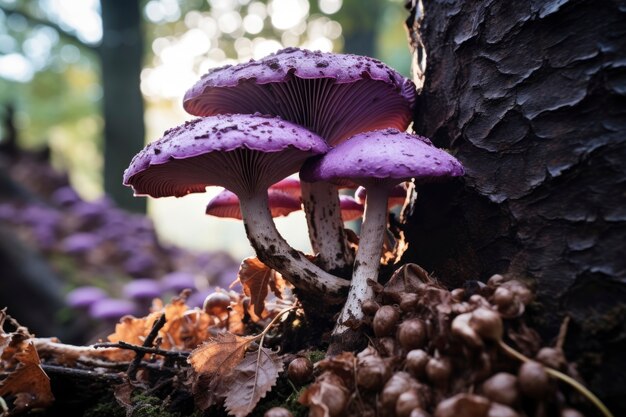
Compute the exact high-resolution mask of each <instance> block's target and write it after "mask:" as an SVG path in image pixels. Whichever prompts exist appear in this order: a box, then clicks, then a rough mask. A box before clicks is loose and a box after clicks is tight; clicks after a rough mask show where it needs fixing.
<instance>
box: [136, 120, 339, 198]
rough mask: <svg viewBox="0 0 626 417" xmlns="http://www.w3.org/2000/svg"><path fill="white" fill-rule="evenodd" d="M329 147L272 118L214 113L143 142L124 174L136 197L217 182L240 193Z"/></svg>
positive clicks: (168, 193)
mask: <svg viewBox="0 0 626 417" xmlns="http://www.w3.org/2000/svg"><path fill="white" fill-rule="evenodd" d="M327 150H328V145H326V143H325V142H324V140H323V139H321V138H320V137H319V136H317V135H315V134H313V133H311V132H310V131H308V130H306V129H304V128H302V127H300V126H297V125H294V124H292V123H289V122H285V121H283V120H281V119H279V118H277V117H270V116H263V115H259V114H255V115H245V114H244V115H242V114H233V115H219V116H212V117H206V118H200V119H196V120H192V121H189V122H186V123H185V124H183V125H180V126H178V127H175V128H173V129H170V130H168V131H166V132H165V135H164V136H163V137H162V138H161V139H159V140H157V141H155V142H152V143H150V144H149V145H148V146H146V147H145V148H144V149H143V150H142V151H141V152H139V153H138V154H137V155H136V156H135V157H134V158H133V160H132V161H131V163H130V166H129V167H128V169H127V170H126V171H125V172H124V184H125V185H130V186H132V187H133V189H134V190H135V195H150V196H152V197H168V196H176V197H182V196H184V195H187V194H189V193H200V192H205V190H206V187H207V186H211V185H219V186H222V187H224V188H227V189H229V190H231V191H233V192H234V193H236V194H237V195H239V196H240V197H241V195H242V194H244V195H252V194H255V193H256V192H257V191H258V190H259V189H267V188H268V187H269V186H270V185H271V184H273V183H275V182H277V181H278V180H280V179H282V178H284V177H286V176H288V175H290V174H292V173H294V172H296V171H298V169H299V168H300V166H301V165H302V163H303V162H304V160H305V159H306V158H308V157H310V156H313V155H318V154H321V153H325V152H326V151H327Z"/></svg>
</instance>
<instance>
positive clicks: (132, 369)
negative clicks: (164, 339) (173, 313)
mask: <svg viewBox="0 0 626 417" xmlns="http://www.w3.org/2000/svg"><path fill="white" fill-rule="evenodd" d="M165 321H166V320H165V313H163V314H161V316H160V317H159V319H158V320H157V321H155V322H154V324H153V325H152V329H151V330H150V333H148V336H146V339H145V340H144V341H143V347H152V343H153V342H154V339H156V338H157V336H158V335H159V330H161V328H162V327H163V326H164V325H165ZM144 355H145V353H143V352H136V354H135V359H133V361H132V362H131V363H130V365H128V370H127V371H126V374H127V375H128V379H129V380H131V381H134V380H135V377H136V376H137V368H138V367H139V364H140V363H141V359H142V358H143V356H144Z"/></svg>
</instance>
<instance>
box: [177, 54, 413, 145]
mask: <svg viewBox="0 0 626 417" xmlns="http://www.w3.org/2000/svg"><path fill="white" fill-rule="evenodd" d="M414 102H415V85H414V84H413V82H412V81H411V80H409V79H408V78H405V77H403V76H402V75H400V74H399V73H398V72H397V71H395V70H393V69H392V68H390V67H388V66H387V65H386V64H384V63H382V62H381V61H378V60H376V59H373V58H369V57H365V56H358V55H350V54H334V53H326V52H312V51H308V50H302V49H297V48H287V49H283V50H281V51H278V52H276V53H275V54H272V55H269V56H267V57H265V58H263V59H260V60H258V61H250V62H248V63H244V64H239V65H234V66H226V67H221V68H216V69H213V70H211V71H209V72H208V73H207V74H206V75H204V76H203V77H202V79H201V80H200V81H198V82H197V83H196V84H195V85H194V86H193V87H192V88H191V89H190V90H188V91H187V93H186V94H185V98H184V102H183V107H184V108H185V110H186V111H187V112H189V113H190V114H193V115H196V116H210V115H214V114H222V113H254V112H261V113H267V114H274V115H278V116H280V117H282V118H283V119H286V120H290V121H292V122H295V123H297V124H299V125H302V126H304V127H307V128H309V129H311V130H312V131H314V132H316V133H318V134H319V135H320V136H322V137H323V138H324V139H326V140H327V141H328V143H329V144H330V145H331V146H335V145H337V144H338V143H340V142H341V141H342V140H344V139H346V138H348V137H350V136H352V135H354V134H356V133H359V132H364V131H368V130H374V129H381V128H386V127H394V128H397V129H400V130H404V129H406V127H407V126H408V124H409V123H410V120H411V113H412V108H413V105H414Z"/></svg>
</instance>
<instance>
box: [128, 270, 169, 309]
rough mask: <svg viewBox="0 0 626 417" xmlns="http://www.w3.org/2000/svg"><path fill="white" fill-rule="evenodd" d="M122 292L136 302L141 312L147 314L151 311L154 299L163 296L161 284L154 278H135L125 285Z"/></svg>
mask: <svg viewBox="0 0 626 417" xmlns="http://www.w3.org/2000/svg"><path fill="white" fill-rule="evenodd" d="M122 294H123V295H124V297H126V298H128V299H130V300H132V301H133V302H135V304H136V305H137V311H138V312H139V313H140V314H143V315H146V314H147V313H148V312H149V311H150V306H151V305H152V300H153V299H155V298H158V297H160V296H161V285H160V284H159V282H158V281H157V280H154V279H152V278H140V279H135V280H133V281H130V282H128V283H126V284H125V285H124V287H123V288H122Z"/></svg>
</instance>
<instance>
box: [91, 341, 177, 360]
mask: <svg viewBox="0 0 626 417" xmlns="http://www.w3.org/2000/svg"><path fill="white" fill-rule="evenodd" d="M93 347H95V348H118V349H126V350H132V351H134V352H137V353H140V354H144V355H145V354H146V353H148V354H153V355H159V356H165V357H167V358H172V359H176V360H180V361H186V360H187V357H188V356H189V352H179V351H174V350H165V349H159V348H155V347H146V346H139V345H133V344H131V343H126V342H123V341H120V342H117V343H98V344H96V345H93Z"/></svg>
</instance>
